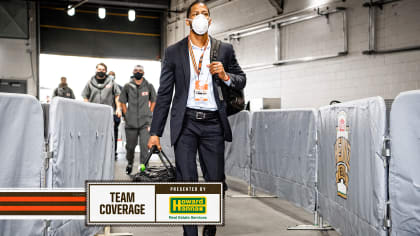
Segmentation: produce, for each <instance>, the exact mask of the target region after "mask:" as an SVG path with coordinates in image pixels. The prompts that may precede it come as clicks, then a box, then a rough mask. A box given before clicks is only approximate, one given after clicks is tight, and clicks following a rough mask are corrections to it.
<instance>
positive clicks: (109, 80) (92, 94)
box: [82, 63, 122, 140]
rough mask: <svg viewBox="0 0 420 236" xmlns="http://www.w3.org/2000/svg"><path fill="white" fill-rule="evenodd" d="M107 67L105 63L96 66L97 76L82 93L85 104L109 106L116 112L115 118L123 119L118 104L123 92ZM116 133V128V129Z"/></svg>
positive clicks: (115, 137) (115, 136) (115, 135)
mask: <svg viewBox="0 0 420 236" xmlns="http://www.w3.org/2000/svg"><path fill="white" fill-rule="evenodd" d="M106 72H107V67H106V65H105V64H104V63H99V64H98V65H96V74H95V75H94V76H92V78H91V79H90V80H89V81H88V82H87V84H86V86H85V88H84V89H83V92H82V97H83V100H84V101H85V102H92V103H99V104H105V105H109V106H111V107H112V108H113V110H114V121H115V117H117V118H121V114H122V111H121V106H120V103H119V102H118V99H119V97H120V93H121V90H120V88H119V87H118V85H117V84H116V83H115V82H114V78H113V76H112V75H107V74H106ZM114 131H115V128H114ZM117 135H118V134H117V133H114V140H116V139H117Z"/></svg>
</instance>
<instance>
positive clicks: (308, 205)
mask: <svg viewBox="0 0 420 236" xmlns="http://www.w3.org/2000/svg"><path fill="white" fill-rule="evenodd" d="M315 117H316V112H315V110H314V109H295V110H272V111H261V112H254V113H253V116H252V174H251V180H252V184H253V185H255V186H256V187H258V188H262V189H264V190H267V191H269V192H270V193H273V194H276V195H277V196H279V197H280V198H283V199H285V200H288V201H290V202H293V203H294V204H296V205H297V206H300V207H303V208H305V209H306V210H308V211H313V210H314V206H315V182H316V118H315Z"/></svg>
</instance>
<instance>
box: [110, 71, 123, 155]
mask: <svg viewBox="0 0 420 236" xmlns="http://www.w3.org/2000/svg"><path fill="white" fill-rule="evenodd" d="M108 76H110V77H111V78H112V80H113V81H114V83H115V84H116V85H117V86H118V88H119V89H120V91H121V90H122V86H121V85H119V84H118V83H117V82H116V81H115V79H116V78H117V77H116V76H115V72H114V71H110V72H108ZM120 123H121V117H118V116H117V115H114V134H115V142H114V151H115V160H117V159H118V153H117V144H118V127H119V126H120Z"/></svg>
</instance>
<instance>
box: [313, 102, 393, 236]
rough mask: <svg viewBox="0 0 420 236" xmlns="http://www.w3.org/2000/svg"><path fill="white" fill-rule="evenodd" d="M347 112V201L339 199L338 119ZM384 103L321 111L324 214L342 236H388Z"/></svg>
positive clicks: (343, 105) (320, 175)
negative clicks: (386, 222)
mask: <svg viewBox="0 0 420 236" xmlns="http://www.w3.org/2000/svg"><path fill="white" fill-rule="evenodd" d="M342 111H343V112H345V113H346V117H347V119H346V120H347V122H346V123H347V126H348V141H349V143H350V156H349V157H350V160H349V165H350V166H349V172H348V178H349V180H348V191H347V199H344V198H342V197H340V196H338V194H337V183H336V161H335V158H336V157H335V143H336V140H337V137H338V135H337V126H338V115H339V113H340V112H342ZM385 114H386V110H385V103H384V100H383V99H382V98H381V97H373V98H367V99H362V100H357V101H351V102H346V103H341V104H335V105H332V106H325V107H322V108H320V111H319V122H318V124H319V128H318V132H319V136H318V137H319V158H318V191H319V211H320V214H321V215H322V216H323V217H324V219H326V220H327V221H328V222H329V223H330V224H331V225H332V226H333V227H334V228H335V229H336V230H337V231H338V232H340V233H342V235H386V231H384V230H383V228H382V225H383V219H384V216H385V202H386V192H387V189H386V174H385V168H384V162H383V160H382V156H381V150H382V144H383V136H384V135H385V124H386V115H385Z"/></svg>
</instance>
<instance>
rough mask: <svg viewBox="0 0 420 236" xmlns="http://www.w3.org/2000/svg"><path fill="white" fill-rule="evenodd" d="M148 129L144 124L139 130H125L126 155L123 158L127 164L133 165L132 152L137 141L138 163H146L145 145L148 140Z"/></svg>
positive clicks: (146, 150)
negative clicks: (138, 147)
mask: <svg viewBox="0 0 420 236" xmlns="http://www.w3.org/2000/svg"><path fill="white" fill-rule="evenodd" d="M149 127H150V125H149V124H145V125H143V126H142V127H141V128H125V136H126V138H127V144H126V145H125V147H126V149H127V153H126V155H125V157H126V158H127V161H128V163H129V164H133V161H134V151H135V149H136V146H137V142H138V141H139V139H140V142H139V145H140V163H142V164H144V163H145V162H146V158H147V152H148V148H147V143H148V141H149V138H150V134H149Z"/></svg>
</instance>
